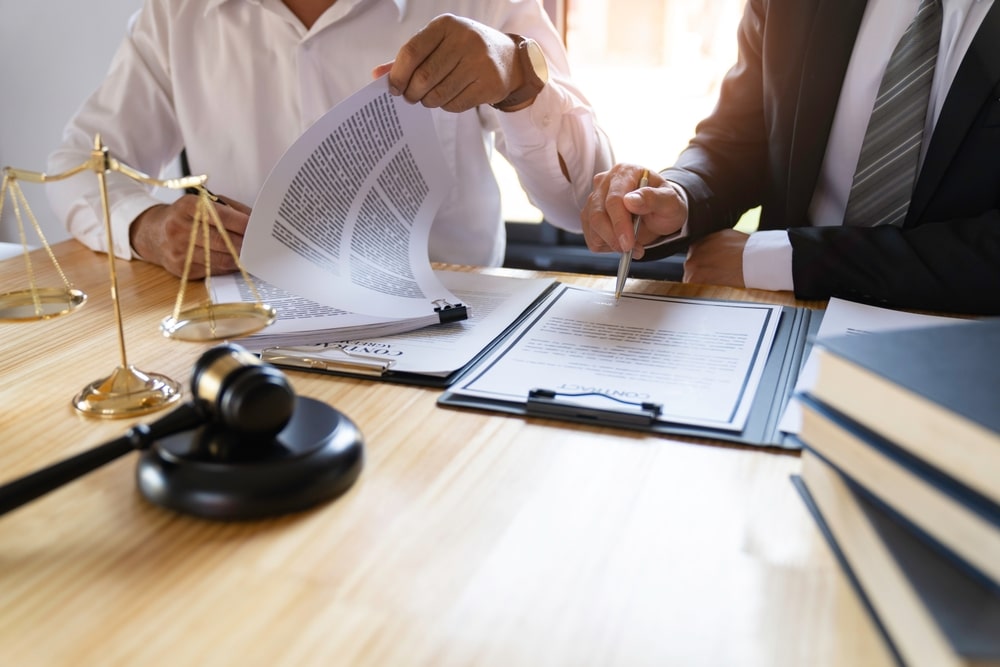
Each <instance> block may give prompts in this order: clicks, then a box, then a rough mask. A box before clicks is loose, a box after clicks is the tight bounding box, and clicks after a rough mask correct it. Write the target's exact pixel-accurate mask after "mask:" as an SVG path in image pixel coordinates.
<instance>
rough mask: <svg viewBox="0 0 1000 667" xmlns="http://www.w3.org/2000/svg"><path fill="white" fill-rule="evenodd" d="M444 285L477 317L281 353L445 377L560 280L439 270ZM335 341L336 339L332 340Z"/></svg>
mask: <svg viewBox="0 0 1000 667" xmlns="http://www.w3.org/2000/svg"><path fill="white" fill-rule="evenodd" d="M438 274H439V276H440V277H441V281H442V282H443V283H444V284H445V285H446V286H447V287H448V288H449V289H451V290H452V291H453V292H454V293H455V294H456V295H458V296H459V297H460V298H461V299H462V303H465V304H467V305H470V306H471V307H472V309H473V311H474V312H475V313H476V316H475V317H474V318H472V319H469V320H464V321H461V322H453V323H450V324H439V325H434V326H431V327H426V328H423V329H418V330H416V331H411V332H408V333H404V334H397V335H393V336H384V337H378V338H366V339H363V340H350V341H341V342H339V343H334V344H331V345H309V346H299V347H294V348H287V347H284V348H282V349H281V353H282V355H283V356H286V357H287V356H288V355H293V354H295V353H299V354H301V355H302V356H305V357H308V358H312V359H324V360H330V361H341V360H342V359H343V355H345V354H346V355H347V357H348V358H353V359H358V358H371V359H377V360H380V361H385V362H390V363H391V366H390V367H389V369H390V370H392V371H393V372H405V373H418V374H421V375H427V376H438V377H441V376H445V375H448V374H450V373H452V372H453V371H456V370H458V369H460V368H462V367H464V366H465V365H466V364H468V363H469V362H470V361H472V359H474V358H475V357H476V355H478V354H479V353H480V352H482V351H483V350H484V349H486V347H487V346H489V345H490V344H491V343H492V342H493V340H494V339H496V338H497V337H498V336H499V335H500V334H501V333H503V332H504V330H506V329H507V328H508V327H509V326H510V325H511V324H512V323H514V322H515V321H516V320H517V319H518V317H520V316H521V314H522V313H523V312H524V311H525V310H526V309H527V308H528V307H529V306H530V305H531V304H532V303H534V302H535V301H536V300H537V299H538V298H539V297H540V296H541V295H542V293H543V292H545V290H547V289H548V288H549V287H550V286H551V285H552V284H553V283H554V282H555V281H554V280H553V279H550V278H511V277H503V276H493V275H484V274H478V273H464V272H453V271H439V272H438ZM331 343H332V341H331Z"/></svg>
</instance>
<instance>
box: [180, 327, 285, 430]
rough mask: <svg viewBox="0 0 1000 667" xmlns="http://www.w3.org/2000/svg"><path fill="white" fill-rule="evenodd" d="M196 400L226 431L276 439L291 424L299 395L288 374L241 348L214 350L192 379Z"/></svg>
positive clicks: (228, 346) (201, 361) (229, 346)
mask: <svg viewBox="0 0 1000 667" xmlns="http://www.w3.org/2000/svg"><path fill="white" fill-rule="evenodd" d="M191 391H192V392H193V393H194V396H195V399H196V400H199V401H201V402H202V403H203V404H204V405H206V406H207V407H208V411H209V413H210V414H211V415H212V416H213V418H214V419H216V420H217V421H219V422H220V423H221V424H223V425H224V426H225V427H226V428H228V429H232V430H235V431H239V432H241V433H244V434H247V435H255V436H273V435H275V434H277V433H278V432H279V431H281V429H283V428H284V427H285V425H286V424H288V421H289V419H291V417H292V411H293V409H294V407H295V392H294V391H293V390H292V387H291V385H290V384H289V382H288V378H287V377H285V374H284V373H282V372H281V371H279V370H278V369H277V368H275V367H273V366H271V365H269V364H265V363H264V362H262V361H261V360H260V359H258V358H257V357H256V356H255V355H253V354H251V353H249V352H247V351H246V350H245V349H243V348H242V347H240V346H238V345H233V344H231V343H226V344H224V345H218V346H216V347H213V348H212V349H210V350H209V351H208V352H206V353H205V354H203V355H202V356H201V358H199V359H198V361H197V363H196V364H195V367H194V371H193V373H192V375H191Z"/></svg>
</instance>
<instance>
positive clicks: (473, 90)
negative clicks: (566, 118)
mask: <svg viewBox="0 0 1000 667" xmlns="http://www.w3.org/2000/svg"><path fill="white" fill-rule="evenodd" d="M513 66H514V44H513V42H512V41H511V39H510V38H509V37H508V36H507V35H505V34H503V33H501V32H499V31H498V30H494V29H493V28H490V27H488V26H485V25H482V24H480V23H477V22H475V21H471V20H468V19H464V18H460V17H457V16H453V15H451V14H444V15H442V16H439V17H437V18H435V19H434V20H432V21H431V22H430V23H428V24H427V26H425V27H424V28H423V29H422V30H420V31H419V32H418V33H417V34H416V35H414V36H413V37H412V38H411V39H410V40H409V41H408V42H407V43H406V44H404V45H403V46H402V47H401V48H400V50H399V53H398V54H397V55H396V59H395V60H394V61H393V62H392V63H386V64H384V65H379V66H378V67H376V68H375V69H374V70H373V74H376V73H380V72H381V73H386V72H388V75H389V90H390V92H391V93H392V94H394V95H402V96H403V97H405V98H406V100H407V101H409V102H412V103H417V102H419V103H421V104H423V105H424V106H426V107H430V108H442V109H444V110H445V111H451V112H460V111H465V110H467V109H471V108H473V107H475V106H477V105H479V104H490V103H494V102H498V101H500V100H502V99H504V98H505V97H506V96H507V93H508V91H509V88H510V86H511V83H512V73H511V70H512V69H513Z"/></svg>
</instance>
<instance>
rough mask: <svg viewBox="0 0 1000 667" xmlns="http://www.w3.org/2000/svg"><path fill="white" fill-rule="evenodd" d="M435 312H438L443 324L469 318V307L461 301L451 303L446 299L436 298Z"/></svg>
mask: <svg viewBox="0 0 1000 667" xmlns="http://www.w3.org/2000/svg"><path fill="white" fill-rule="evenodd" d="M431 303H433V304H434V312H435V313H437V314H438V320H439V321H440V323H441V324H447V323H449V322H461V321H462V320H467V319H469V307H468V306H463V305H462V304H460V303H449V302H448V301H447V300H446V299H434V300H433V301H432V302H431Z"/></svg>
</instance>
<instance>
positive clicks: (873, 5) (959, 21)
mask: <svg viewBox="0 0 1000 667" xmlns="http://www.w3.org/2000/svg"><path fill="white" fill-rule="evenodd" d="M992 4H993V0H944V3H943V5H942V8H943V10H944V14H943V19H942V28H941V45H940V48H939V51H938V61H937V66H936V67H935V70H934V82H933V84H932V87H931V94H930V101H929V107H928V108H929V109H930V111H931V113H929V114H928V117H927V127H926V129H925V131H924V145H923V149H922V152H921V160H922V159H923V151H926V150H927V144H928V142H929V140H930V137H931V133H932V131H933V129H934V124H935V123H936V122H937V118H938V114H940V113H941V107H942V106H943V105H944V100H945V97H946V96H947V94H948V89H949V88H950V87H951V82H952V81H953V80H954V79H955V73H956V72H957V71H958V67H959V65H960V64H961V62H962V59H963V58H964V57H965V52H966V51H967V50H968V48H969V45H970V44H971V43H972V39H973V37H975V35H976V32H977V31H978V30H979V26H980V24H982V22H983V19H984V18H985V17H986V13H987V12H988V11H989V9H990V6H991V5H992ZM919 5H920V0H869V2H868V5H867V7H866V8H865V14H864V17H863V18H862V20H861V28H860V30H859V31H858V37H857V40H856V41H855V43H854V51H853V53H852V55H851V62H850V64H849V65H848V67H847V73H846V75H845V77H844V85H843V88H842V89H841V93H840V101H839V102H838V104H837V111H836V114H835V115H834V118H833V126H832V128H831V130H830V137H829V139H828V143H827V147H826V154H825V156H824V158H823V166H822V169H821V171H820V176H819V182H818V183H817V186H816V191H815V193H813V199H812V203H811V206H810V208H809V219H810V221H811V224H812V225H814V226H835V225H841V224H843V221H844V211H845V210H846V209H847V197H848V195H849V194H850V191H851V183H852V181H853V180H854V169H855V167H856V166H857V163H858V156H859V155H860V154H861V143H862V141H863V140H864V135H865V130H866V129H867V127H868V118H869V116H870V115H871V110H872V105H873V104H874V103H875V96H876V95H877V94H878V87H879V84H880V83H881V81H882V74H883V72H884V71H885V68H886V66H887V65H888V63H889V58H890V57H891V56H892V51H893V49H894V48H895V47H896V43H897V42H898V41H899V39H900V37H902V36H903V33H904V32H905V31H906V28H907V26H909V24H910V22H911V21H912V20H913V17H914V16H916V14H917V7H918V6H919ZM743 281H744V283H745V284H746V286H747V287H753V288H757V289H768V290H791V289H793V287H794V286H793V281H792V246H791V243H790V242H789V240H788V233H787V232H786V231H784V230H768V231H761V232H754V233H753V234H751V235H750V238H749V239H748V241H747V244H746V247H745V248H744V250H743Z"/></svg>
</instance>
